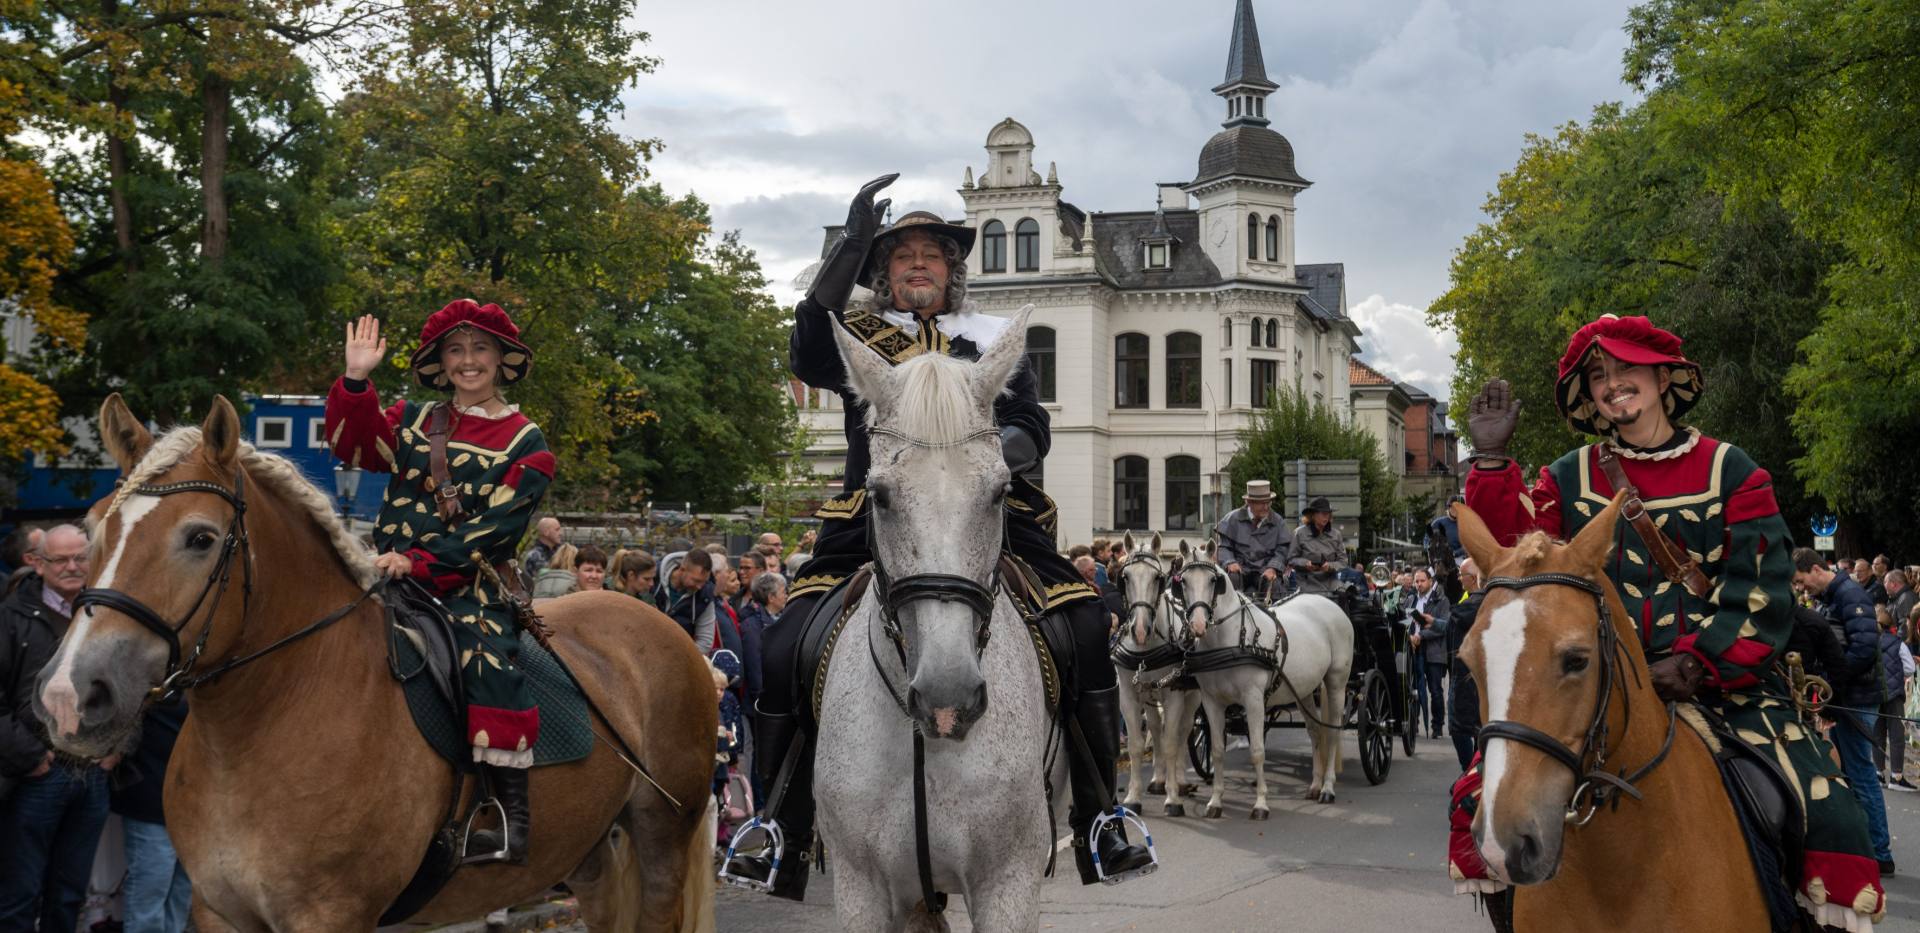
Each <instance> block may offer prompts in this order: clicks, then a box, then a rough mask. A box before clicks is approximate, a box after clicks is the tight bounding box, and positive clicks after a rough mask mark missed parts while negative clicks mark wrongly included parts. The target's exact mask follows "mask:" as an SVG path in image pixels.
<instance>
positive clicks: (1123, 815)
mask: <svg viewBox="0 0 1920 933" xmlns="http://www.w3.org/2000/svg"><path fill="white" fill-rule="evenodd" d="M1115 820H1118V821H1119V822H1120V825H1121V827H1122V828H1125V827H1126V826H1128V825H1132V826H1134V827H1137V828H1138V829H1139V830H1140V838H1141V840H1142V841H1143V842H1144V843H1145V844H1146V847H1147V864H1145V865H1142V866H1140V867H1139V868H1136V869H1134V870H1132V871H1123V872H1121V873H1119V874H1117V875H1109V874H1107V866H1106V865H1104V864H1102V863H1101V861H1100V845H1099V841H1100V831H1101V830H1103V829H1105V828H1107V824H1108V823H1112V822H1114V821H1115ZM1087 851H1088V852H1089V853H1090V854H1092V856H1093V874H1094V876H1095V877H1097V878H1099V879H1100V883H1101V884H1119V883H1120V882H1122V881H1125V880H1127V879H1129V878H1138V877H1140V876H1142V875H1151V874H1153V873H1154V872H1155V871H1158V870H1159V869H1160V853H1159V852H1158V851H1157V850H1155V849H1154V847H1153V832H1152V831H1151V830H1149V829H1147V821H1146V820H1144V819H1141V818H1140V815H1139V814H1137V813H1135V812H1133V811H1132V810H1129V809H1127V808H1126V807H1123V806H1121V805H1119V804H1114V805H1113V809H1112V810H1109V811H1107V812H1105V813H1102V814H1100V815H1099V816H1096V817H1094V818H1093V825H1092V826H1089V827H1087Z"/></svg>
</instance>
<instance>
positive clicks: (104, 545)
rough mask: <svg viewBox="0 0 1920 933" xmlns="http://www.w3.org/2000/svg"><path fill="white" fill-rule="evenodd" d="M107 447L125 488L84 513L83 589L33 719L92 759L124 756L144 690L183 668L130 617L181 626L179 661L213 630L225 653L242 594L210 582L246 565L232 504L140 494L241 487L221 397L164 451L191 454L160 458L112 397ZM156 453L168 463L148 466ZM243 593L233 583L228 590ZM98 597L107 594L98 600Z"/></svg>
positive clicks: (185, 495) (230, 421) (203, 495)
mask: <svg viewBox="0 0 1920 933" xmlns="http://www.w3.org/2000/svg"><path fill="white" fill-rule="evenodd" d="M100 438H101V442H102V444H103V445H104V446H105V447H106V450H107V453H108V454H109V455H111V456H112V457H113V459H114V461H115V462H116V463H117V464H118V465H119V467H120V475H121V481H122V482H121V485H120V486H119V487H118V488H117V489H116V491H115V493H114V495H112V496H110V497H108V498H106V499H103V500H101V501H100V502H97V503H95V504H94V506H93V509H92V510H91V511H89V512H88V513H87V526H88V528H89V529H90V531H91V532H92V535H93V544H92V547H93V552H92V553H93V560H92V571H91V573H90V574H89V576H88V579H87V587H88V589H87V590H84V591H82V594H81V597H80V600H79V603H80V607H81V608H78V609H77V610H76V611H75V612H74V618H73V622H72V624H71V625H70V626H69V627H68V629H67V634H66V637H65V638H63V639H62V640H61V642H60V647H59V649H58V650H57V651H55V652H54V655H53V658H52V659H51V660H50V661H49V662H48V663H47V666H46V668H45V669H44V670H42V671H41V673H40V678H39V680H38V682H37V683H36V685H35V686H36V689H35V691H34V708H35V709H34V711H35V713H36V714H37V715H38V716H39V717H40V719H41V720H42V721H43V722H45V723H46V724H47V731H48V733H49V734H50V735H51V736H52V738H53V742H54V744H55V745H57V746H59V747H60V748H61V749H62V750H63V751H67V752H71V753H74V754H78V755H84V756H89V757H101V756H104V755H106V754H108V753H110V752H112V751H114V750H115V749H116V748H117V747H118V745H119V743H120V742H121V741H122V740H124V739H125V738H126V736H127V735H128V733H129V732H131V731H132V729H133V728H134V727H135V725H137V724H138V723H139V720H140V713H141V710H142V709H143V708H144V704H145V701H146V699H147V696H148V694H149V692H150V691H152V689H153V688H154V687H156V686H158V685H159V684H160V683H161V682H162V681H164V680H165V679H166V678H167V676H168V675H169V674H170V673H172V671H171V670H170V668H171V667H173V666H174V665H176V664H178V663H180V662H179V661H177V660H175V659H174V654H175V651H174V649H173V648H172V647H171V646H170V645H169V642H168V640H167V639H166V638H165V637H163V636H162V635H160V634H159V633H158V632H156V631H154V630H153V628H152V626H151V624H144V623H142V622H141V621H139V620H138V619H136V617H135V614H137V613H139V612H141V611H142V609H143V608H144V609H145V610H147V611H148V612H150V614H151V615H152V616H153V617H154V619H153V620H150V622H151V621H157V622H158V623H159V624H162V625H165V626H166V627H168V628H173V629H176V630H177V631H176V635H175V637H176V638H177V639H178V641H177V644H178V645H180V646H183V647H182V648H181V649H180V650H181V651H183V652H184V651H191V650H192V646H193V645H195V644H196V643H198V642H199V641H200V639H201V637H202V633H203V632H205V631H206V627H207V626H208V625H213V626H215V629H214V637H213V638H211V639H210V640H209V643H208V645H207V646H206V650H208V651H218V650H223V649H224V648H225V647H226V645H225V644H213V643H212V642H214V641H222V640H231V639H232V638H234V637H235V635H236V633H237V632H238V630H239V628H240V626H239V624H238V620H239V618H240V615H241V612H242V606H241V602H242V600H241V599H240V597H239V594H237V593H235V594H232V598H228V599H220V598H219V596H218V593H217V590H219V589H220V584H219V583H217V582H213V583H210V582H209V581H210V580H211V579H212V578H214V577H215V576H216V571H217V570H221V569H228V570H230V571H231V574H232V576H234V577H240V576H242V575H243V574H244V573H245V572H246V571H245V568H244V566H243V564H244V562H245V561H247V560H249V559H250V555H248V554H246V553H241V551H242V550H243V549H244V548H243V545H241V544H240V543H239V542H238V541H237V539H236V538H233V537H231V536H237V535H239V534H240V533H241V532H242V530H243V526H241V525H240V524H239V522H238V520H237V519H238V510H237V509H236V507H235V505H234V503H233V502H232V501H230V500H229V499H228V498H227V497H226V496H223V495H221V494H218V493H214V492H211V491H201V490H200V489H199V488H198V487H195V488H189V489H186V490H182V491H181V492H180V493H179V494H171V495H150V494H148V493H147V492H145V491H143V490H151V489H154V488H155V487H157V486H161V485H166V486H176V487H177V485H178V484H181V483H194V484H205V486H206V487H207V489H208V490H211V489H215V488H217V489H222V490H233V489H235V480H236V477H237V476H238V474H239V464H238V459H239V446H240V418H239V416H238V415H237V414H236V413H235V412H234V410H233V406H232V405H231V404H229V403H228V402H227V400H226V399H224V398H217V399H215V400H214V405H213V410H212V411H211V412H210V413H208V415H207V419H206V422H205V423H204V424H202V425H201V426H200V429H199V430H198V431H191V430H182V431H176V432H174V433H172V434H169V435H168V436H167V437H166V438H164V439H163V441H162V444H161V446H163V447H167V446H169V445H171V446H173V447H182V448H184V447H187V446H189V445H190V448H191V449H169V450H163V451H155V450H154V447H155V444H154V439H153V435H152V434H151V433H149V432H148V431H147V428H146V426H145V425H143V424H141V423H140V421H139V419H137V418H135V417H134V416H133V413H132V412H130V411H128V410H127V405H126V403H125V402H124V401H122V400H121V398H120V396H119V395H118V394H117V393H116V394H114V395H111V396H108V398H107V401H106V404H105V405H103V406H102V407H101V409H100ZM150 453H152V454H155V455H156V457H155V459H156V460H160V459H164V460H166V461H167V462H168V464H169V466H168V467H167V468H165V469H155V468H152V467H146V468H143V461H144V460H146V459H147V457H148V455H149V454H150ZM223 565H225V566H224V568H223ZM239 588H240V581H239V580H235V581H234V582H233V589H235V590H238V589H239ZM101 593H108V594H110V595H109V597H108V598H107V599H105V600H98V601H96V598H97V597H98V596H99V595H100V594H101ZM222 621H225V622H226V624H220V623H221V622H222Z"/></svg>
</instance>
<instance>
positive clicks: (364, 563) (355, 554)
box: [94, 425, 376, 586]
mask: <svg viewBox="0 0 1920 933" xmlns="http://www.w3.org/2000/svg"><path fill="white" fill-rule="evenodd" d="M201 442H202V437H201V435H200V429H199V428H198V427H194V426H192V425H183V426H181V427H177V428H174V429H172V430H170V431H168V432H166V433H165V434H162V435H160V436H159V437H158V438H156V439H155V440H154V442H153V446H152V447H151V448H149V449H148V450H147V453H146V456H143V457H141V458H140V462H139V463H136V464H134V466H133V469H132V470H130V471H128V473H127V477H126V479H125V480H124V481H123V482H121V484H120V488H119V489H117V490H115V491H114V494H113V500H112V501H111V502H110V503H108V505H107V510H106V511H105V512H103V513H101V516H100V521H99V527H100V528H104V527H105V526H106V521H107V519H108V518H111V517H112V516H113V513H114V512H116V511H119V509H120V506H121V504H122V503H124V502H125V501H126V500H127V497H128V496H131V495H135V494H136V493H135V490H137V489H138V488H139V487H141V486H144V485H146V484H148V483H151V482H153V481H154V480H155V479H157V478H158V477H160V476H161V475H162V474H165V473H166V472H167V471H169V470H172V469H174V468H175V467H178V466H179V465H180V464H182V463H184V462H186V460H187V458H188V457H190V456H192V455H193V453H194V451H197V450H199V449H200V447H201ZM240 464H241V467H242V468H243V469H245V470H246V473H247V477H248V478H249V479H252V480H254V481H256V482H258V483H260V484H262V485H264V486H265V487H266V488H267V489H269V490H271V491H272V492H273V493H274V494H275V495H278V496H280V497H282V498H284V499H286V500H287V501H288V502H289V503H291V504H293V505H295V506H298V507H300V509H301V511H304V512H306V513H307V516H308V517H309V518H311V519H313V521H314V523H315V524H317V525H319V526H320V529H321V531H323V532H324V533H325V534H326V536H327V540H328V543H329V544H331V545H333V550H334V553H335V554H338V555H339V556H340V561H341V563H343V564H345V565H346V568H347V572H348V573H349V574H351V575H352V576H353V579H354V582H356V583H358V584H359V585H361V586H370V585H372V584H373V581H374V579H375V575H376V572H375V570H374V568H373V555H372V554H371V553H369V552H368V550H367V548H366V546H365V545H363V544H361V543H360V539H358V538H355V537H354V536H353V534H352V533H351V532H349V531H348V530H347V526H346V525H344V524H342V523H341V521H340V518H339V516H337V515H335V514H334V513H333V502H332V500H330V499H328V498H327V494H326V493H324V492H321V491H320V488H319V487H318V486H315V485H314V484H313V483H312V482H311V481H310V480H308V479H307V477H306V476H305V475H304V474H302V473H301V472H300V468H299V467H296V466H294V465H293V461H291V460H288V459H286V458H285V457H281V456H278V455H276V454H270V453H266V452H265V451H261V450H258V449H256V448H255V447H254V446H253V445H252V444H249V443H246V442H245V441H242V442H241V443H240ZM100 537H102V536H101V535H96V536H95V539H94V542H95V546H96V547H97V546H98V541H99V539H100Z"/></svg>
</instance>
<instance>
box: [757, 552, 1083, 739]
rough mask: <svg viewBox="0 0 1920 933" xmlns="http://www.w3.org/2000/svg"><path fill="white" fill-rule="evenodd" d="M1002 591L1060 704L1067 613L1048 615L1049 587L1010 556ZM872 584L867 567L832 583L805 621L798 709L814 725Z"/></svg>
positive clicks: (1051, 703) (1053, 702) (1067, 667)
mask: <svg viewBox="0 0 1920 933" xmlns="http://www.w3.org/2000/svg"><path fill="white" fill-rule="evenodd" d="M1000 577H1001V588H1002V589H1003V590H1005V591H1006V592H1007V595H1008V596H1010V597H1011V598H1012V599H1013V605H1014V608H1015V609H1016V610H1018V611H1019V613H1020V616H1021V618H1023V619H1025V620H1026V622H1027V634H1028V635H1029V637H1031V638H1032V639H1033V645H1034V653H1035V654H1036V656H1037V657H1038V660H1039V662H1040V676H1041V679H1042V681H1044V682H1045V684H1046V690H1047V700H1048V703H1047V706H1048V708H1049V709H1057V708H1058V706H1059V703H1060V691H1061V686H1060V685H1061V682H1062V680H1061V674H1062V672H1063V671H1065V672H1071V670H1072V666H1073V632H1072V631H1071V630H1070V629H1069V628H1068V623H1067V621H1066V618H1065V616H1064V615H1063V614H1060V613H1047V612H1046V611H1045V609H1044V607H1045V605H1046V601H1045V599H1044V597H1043V596H1042V595H1041V594H1043V593H1045V592H1046V588H1045V587H1044V586H1043V585H1042V584H1041V582H1040V578H1039V577H1038V576H1036V575H1035V574H1034V572H1033V570H1032V569H1031V568H1029V567H1027V566H1026V565H1025V564H1023V563H1021V562H1020V561H1019V560H1016V559H1014V558H1012V557H1010V556H1008V555H1005V554H1002V555H1001V556H1000ZM872 582H873V571H872V570H871V569H869V568H866V567H862V568H860V570H859V571H857V572H855V573H854V574H853V575H851V576H849V577H847V578H846V579H844V580H841V581H840V582H839V583H836V584H834V585H833V588H832V589H830V590H828V591H827V592H826V593H825V594H823V595H822V596H821V597H820V600H819V602H816V603H814V605H813V610H812V611H811V612H810V613H808V615H807V617H806V619H804V620H803V621H802V628H801V629H800V639H799V645H798V649H797V650H795V651H794V659H793V663H794V665H795V668H794V677H793V685H794V691H795V696H794V704H793V707H792V708H793V709H795V710H805V711H806V712H807V713H808V715H809V716H810V717H811V719H812V721H814V722H819V721H820V704H821V700H822V698H823V696H824V694H825V691H826V686H827V667H828V665H830V664H832V663H833V649H834V647H835V645H837V644H838V643H839V641H840V633H841V631H842V630H844V629H845V628H846V625H847V620H848V619H850V618H852V616H853V608H854V607H855V606H858V605H860V600H861V598H862V597H864V596H865V595H866V593H867V587H868V585H869V584H871V583H872Z"/></svg>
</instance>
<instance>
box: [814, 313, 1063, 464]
mask: <svg viewBox="0 0 1920 933" xmlns="http://www.w3.org/2000/svg"><path fill="white" fill-rule="evenodd" d="M838 326H840V325H839V323H838V322H837V320H836V318H835V317H834V314H833V312H830V311H828V310H827V309H825V308H822V307H821V306H819V305H818V304H815V303H814V302H813V301H812V300H811V299H802V300H801V302H800V306H799V308H797V309H796V310H795V312H794V317H793V337H792V338H791V339H790V340H789V341H788V356H789V359H788V363H789V365H791V366H792V367H793V374H794V375H796V376H799V377H800V381H801V382H804V383H806V384H807V385H810V386H812V387H814V388H816V389H826V390H827V391H829V392H832V393H834V394H835V395H838V396H840V398H841V400H842V401H844V402H845V404H846V433H847V481H846V485H845V487H844V490H845V491H846V492H852V491H854V490H856V489H863V488H865V487H866V483H867V468H868V466H869V465H870V464H871V460H870V458H869V455H868V453H867V406H866V403H864V402H861V401H860V400H859V399H858V398H856V397H855V396H854V394H853V389H852V388H850V387H848V385H847V366H846V363H845V362H844V361H842V360H841V359H840V346H839V345H838V344H836V343H834V340H833V330H832V328H834V327H838ZM948 343H949V346H950V350H949V353H950V354H951V355H952V356H956V357H959V358H960V359H964V360H977V359H979V358H980V348H979V347H977V346H975V345H974V344H973V342H972V341H970V340H968V339H966V338H964V337H953V338H950V339H949V341H948ZM993 423H994V424H995V425H996V426H998V427H1007V426H1008V425H1012V426H1014V427H1017V428H1019V429H1020V430H1022V431H1025V432H1026V434H1027V436H1028V437H1030V438H1032V439H1033V443H1034V446H1035V447H1036V448H1037V449H1038V454H1039V456H1038V459H1041V460H1044V459H1046V456H1047V450H1048V449H1049V448H1050V447H1051V446H1052V444H1053V434H1052V431H1051V430H1050V429H1049V427H1048V425H1049V423H1050V422H1049V418H1048V415H1047V410H1046V409H1045V408H1042V407H1040V389H1039V385H1038V384H1037V383H1035V382H1034V378H1033V371H1032V370H1031V369H1030V368H1028V367H1026V366H1021V367H1019V368H1018V369H1016V370H1014V374H1013V379H1012V381H1011V382H1010V383H1009V384H1008V386H1007V391H1005V392H1002V393H1001V394H1000V395H999V396H998V397H996V398H995V399H994V400H993Z"/></svg>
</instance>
